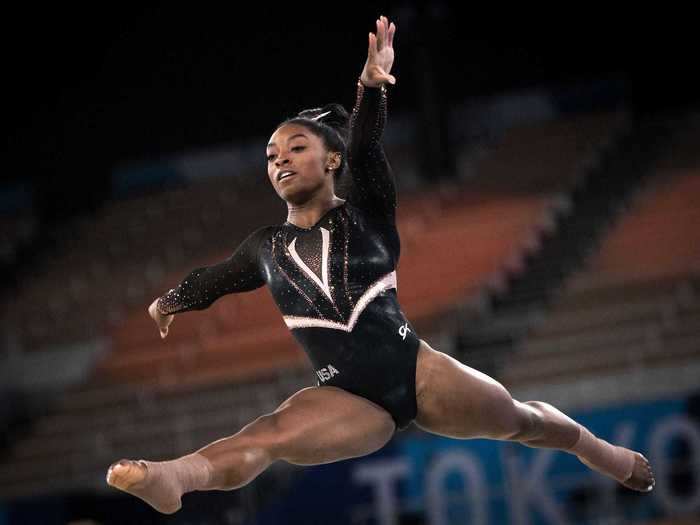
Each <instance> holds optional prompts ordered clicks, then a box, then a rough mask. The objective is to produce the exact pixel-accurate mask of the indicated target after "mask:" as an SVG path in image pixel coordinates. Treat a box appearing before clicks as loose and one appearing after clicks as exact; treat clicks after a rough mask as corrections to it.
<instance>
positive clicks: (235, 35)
mask: <svg viewBox="0 0 700 525" xmlns="http://www.w3.org/2000/svg"><path fill="white" fill-rule="evenodd" d="M378 5H381V6H382V7H377V6H378ZM308 6H309V4H308V3H307V2H299V1H291V2H288V3H285V4H283V5H281V6H276V5H274V4H272V3H265V2H256V5H255V6H252V7H251V6H248V7H247V8H246V9H245V11H243V10H236V8H235V7H233V5H232V4H231V6H229V7H227V8H225V9H224V8H214V7H211V6H210V7H202V6H199V5H194V3H193V5H192V6H189V7H187V6H175V7H174V6H172V5H161V6H154V7H142V6H141V7H139V6H132V7H128V6H127V5H126V4H124V3H119V4H115V5H114V6H111V7H109V6H104V5H100V6H99V7H95V6H93V7H84V6H81V7H72V6H64V5H62V6H60V7H59V6H49V7H46V6H39V4H36V5H34V6H28V7H13V8H9V10H8V11H6V12H5V13H4V15H3V18H4V22H5V23H4V25H5V26H6V27H5V31H4V32H3V34H2V49H3V55H4V59H3V70H4V75H3V76H4V79H5V80H4V85H5V86H4V87H5V95H4V96H5V103H6V106H7V108H6V111H5V115H6V118H5V121H6V123H7V124H9V126H8V128H9V133H8V134H7V143H6V145H7V150H6V161H7V163H6V169H5V170H3V177H4V178H5V179H10V180H15V181H31V182H32V183H33V184H34V185H35V187H37V188H39V191H38V195H39V196H40V200H41V199H43V200H44V201H46V200H47V199H48V200H51V201H53V202H57V203H59V204H58V205H55V206H53V210H52V212H51V214H52V215H54V214H58V215H60V214H61V212H65V213H71V212H75V211H79V210H82V209H86V208H89V207H91V206H93V205H96V204H95V203H99V202H100V201H101V200H102V199H103V198H105V197H106V196H107V195H108V187H109V176H110V171H111V169H112V167H113V166H114V165H115V164H117V163H119V162H123V161H128V160H134V159H149V158H154V157H157V156H158V155H167V154H171V153H177V152H181V151H187V150H191V149H195V148H198V147H203V146H211V145H217V144H225V143H230V142H231V141H233V140H236V139H246V138H251V137H259V136H266V135H267V134H269V133H270V132H271V131H272V129H273V126H274V125H275V124H277V123H278V122H279V121H280V120H281V119H282V118H284V117H287V116H290V115H292V114H293V113H296V112H297V111H299V110H300V109H302V108H305V107H313V106H318V105H321V104H323V103H326V102H329V101H338V102H341V103H344V104H345V105H346V107H348V106H350V105H351V103H352V99H353V93H354V87H355V81H356V79H357V77H358V75H359V73H360V71H361V68H362V65H363V64H364V60H365V57H366V46H367V33H368V32H369V31H373V30H374V25H373V24H374V20H375V18H376V17H377V16H378V15H379V14H385V15H388V16H391V17H392V18H393V19H394V20H396V22H397V25H398V33H397V37H396V41H395V48H396V51H397V57H396V62H395V68H394V71H393V72H394V73H395V75H396V76H397V78H398V84H397V87H396V88H395V89H394V92H393V94H392V102H391V103H392V110H394V111H400V110H411V109H412V108H415V106H416V99H417V93H416V88H415V86H416V82H415V80H416V79H418V78H420V75H424V74H435V75H436V79H437V82H438V83H439V85H440V92H441V93H442V96H444V97H445V100H448V101H457V100H464V99H466V98H468V97H471V96H478V95H486V94H492V93H498V92H501V91H505V90H509V89H513V88H519V87H533V86H539V85H545V86H546V85H553V84H557V83H567V82H571V81H575V80H579V79H582V80H584V79H592V78H596V77H600V76H604V75H608V74H621V75H623V76H624V77H625V78H626V79H627V80H628V86H629V89H630V97H631V99H632V100H633V102H635V103H636V104H638V105H639V107H645V108H647V107H655V106H659V105H660V106H664V105H674V104H675V105H685V104H687V103H690V102H693V101H694V103H695V104H697V90H696V89H695V88H696V84H695V83H693V82H691V79H692V78H693V73H694V71H693V70H694V68H695V67H697V58H696V57H695V56H693V55H694V48H697V47H698V46H697V44H696V43H695V42H694V33H695V31H696V30H695V29H694V28H691V29H685V28H683V26H684V25H685V24H683V20H684V15H683V13H678V14H677V15H676V14H670V15H668V16H652V17H646V19H644V20H640V19H639V13H624V14H622V15H620V14H616V15H615V16H611V14H610V13H608V12H594V9H593V8H591V7H588V6H583V5H582V6H577V7H574V6H567V7H566V11H564V10H563V9H562V10H561V12H559V11H557V10H550V11H547V12H545V11H543V12H542V13H539V14H538V13H529V14H528V16H520V15H519V14H518V13H514V14H513V15H512V16H511V20H508V19H504V17H505V16H506V7H505V4H504V5H503V6H502V8H501V7H499V6H497V9H496V12H495V13H492V14H490V15H486V14H483V13H477V11H476V10H475V9H473V8H472V7H466V8H465V7H459V8H458V7H454V6H453V5H452V4H449V3H439V2H437V3H436V2H432V3H430V6H431V7H429V8H428V7H422V3H410V2H384V3H382V4H375V5H374V6H366V5H364V4H361V3H354V4H352V3H339V4H337V5H334V7H332V8H331V7H329V8H328V9H327V10H324V9H322V8H320V7H318V6H317V7H316V8H313V9H312V8H310V7H308ZM577 8H578V9H579V10H578V11H577ZM584 8H585V9H586V12H583V11H584ZM238 9H240V8H238ZM687 16H689V15H687ZM690 19H691V21H692V17H690ZM514 21H515V22H517V24H516V23H514ZM421 49H423V50H426V51H425V52H426V53H428V55H427V56H429V57H431V58H430V64H432V67H433V73H427V72H426V71H425V70H424V67H423V66H418V64H420V63H421V62H420V60H418V59H417V57H418V56H419V52H420V50H421ZM423 56H426V55H423ZM262 155H263V153H262V152H261V157H262Z"/></svg>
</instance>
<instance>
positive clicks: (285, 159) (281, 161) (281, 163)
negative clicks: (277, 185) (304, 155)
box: [275, 155, 289, 168]
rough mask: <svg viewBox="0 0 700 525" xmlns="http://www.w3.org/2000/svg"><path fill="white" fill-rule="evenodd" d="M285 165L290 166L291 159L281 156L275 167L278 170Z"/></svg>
mask: <svg viewBox="0 0 700 525" xmlns="http://www.w3.org/2000/svg"><path fill="white" fill-rule="evenodd" d="M284 164H289V159H288V158H287V157H285V156H282V155H279V156H278V157H277V159H276V160H275V166H277V167H278V168H279V167H280V166H282V165H284Z"/></svg>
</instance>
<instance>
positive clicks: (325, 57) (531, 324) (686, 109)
mask: <svg viewBox="0 0 700 525" xmlns="http://www.w3.org/2000/svg"><path fill="white" fill-rule="evenodd" d="M338 7H342V9H338ZM585 7H586V9H585V11H586V13H582V12H581V11H584V6H583V5H579V6H567V9H568V10H569V11H568V12H564V11H563V10H562V12H561V13H557V12H555V11H550V10H546V11H544V12H543V13H542V14H540V13H535V12H534V11H533V12H528V13H527V16H523V17H522V18H520V17H517V16H514V17H513V18H514V19H516V18H517V21H518V23H517V24H514V23H513V22H512V21H509V20H506V19H505V16H506V15H505V13H503V12H496V13H492V14H477V13H476V12H474V10H472V9H471V8H467V7H465V6H458V5H456V4H455V5H453V4H450V3H446V2H432V3H430V4H422V3H410V2H389V3H386V2H385V3H382V4H381V5H379V4H377V5H365V4H342V6H336V7H334V8H333V9H332V10H331V8H330V6H326V9H324V8H322V7H317V8H314V9H311V8H309V7H308V6H307V5H306V4H297V5H293V4H289V5H284V6H274V5H272V4H266V5H260V6H249V7H247V8H246V9H245V11H244V10H243V8H242V7H240V6H238V7H235V6H229V7H228V8H227V9H226V10H217V9H214V8H211V9H210V8H206V7H203V6H188V7H184V6H173V5H161V6H155V7H148V8H147V7H143V6H136V5H135V6H131V7H127V6H126V5H122V4H119V6H116V5H115V6H112V7H108V6H99V7H98V6H95V7H92V8H85V7H75V6H73V7H68V6H52V7H43V8H41V7H39V6H38V5H37V6H25V7H18V6H15V7H13V8H11V9H10V11H9V12H8V13H7V14H6V16H5V25H6V26H7V27H6V31H5V32H4V34H3V36H2V38H3V55H5V59H4V60H3V63H4V70H5V88H6V89H8V90H9V91H6V94H5V101H6V104H7V107H6V111H5V118H4V120H5V122H6V124H7V125H8V127H9V132H8V140H7V141H6V148H7V150H6V156H5V159H6V168H5V170H3V180H2V184H1V185H0V232H1V233H0V265H1V266H2V270H3V271H2V272H0V273H1V275H2V282H1V284H0V294H1V301H0V323H1V324H0V326H1V327H2V330H1V333H2V343H1V344H2V351H1V353H0V378H1V379H0V381H1V383H0V395H1V396H2V397H1V398H0V400H1V401H2V403H1V404H0V407H1V408H0V428H1V429H2V434H1V438H2V439H1V440H0V524H3V525H4V524H13V525H14V524H47V525H53V524H74V525H75V524H78V523H81V524H93V525H94V524H101V525H111V524H132V523H133V524H151V523H152V524H157V523H173V524H182V525H184V524H192V525H199V524H201V525H205V524H206V525H210V524H211V525H218V524H222V525H267V524H282V523H284V524H299V525H301V524H311V523H313V524H340V525H342V524H347V525H370V524H371V525H374V524H376V525H408V524H431V525H433V524H440V525H442V524H517V525H530V524H532V525H538V524H557V525H560V524H601V525H602V524H606V525H612V524H626V523H639V524H641V523H645V524H655V525H662V524H663V525H681V524H683V525H686V524H691V523H700V100H699V98H698V96H697V93H698V91H697V82H694V81H693V72H694V69H696V68H697V56H695V55H696V52H697V41H696V40H695V34H696V32H697V27H694V28H693V27H692V26H691V27H688V28H686V24H685V23H684V18H685V16H684V14H683V13H676V14H674V15H673V16H670V15H669V16H668V20H666V19H665V18H666V17H665V16H664V15H663V13H662V14H659V13H656V12H655V13H654V14H653V16H651V15H650V16H648V17H642V13H640V12H635V13H631V12H628V13H625V14H624V15H620V16H613V15H612V14H611V13H608V12H599V13H592V12H590V11H591V8H590V7H589V6H585ZM236 10H238V11H236ZM380 14H384V15H388V16H390V18H391V19H392V20H394V21H395V22H396V24H397V26H398V32H397V37H396V43H395V47H396V52H397V57H396V63H395V69H394V71H393V73H394V74H395V75H396V77H397V78H398V83H397V86H396V87H395V88H392V89H391V93H390V102H389V103H390V117H389V125H388V129H387V131H386V134H385V148H386V150H387V153H388V156H389V158H390V160H391V162H392V165H393V167H394V171H395V175H396V178H397V184H398V187H399V219H398V221H399V230H400V233H401V235H402V257H401V261H400V265H399V268H398V275H399V288H398V293H399V299H400V301H401V303H402V305H403V307H404V310H405V312H406V314H407V316H408V318H409V319H410V320H411V322H412V323H413V324H414V325H415V327H416V328H417V330H418V331H419V335H420V336H421V337H422V338H424V339H426V340H427V341H428V342H429V343H430V344H431V345H432V346H434V347H435V348H437V349H439V350H442V351H444V352H447V353H449V354H451V355H453V356H455V357H457V358H458V359H460V360H462V361H463V362H465V363H467V364H469V365H470V366H473V367H476V368H478V369H480V370H482V371H484V372H486V373H488V374H490V375H492V376H494V377H496V378H497V379H498V380H499V381H501V382H503V383H504V384H505V385H506V386H507V387H508V388H509V389H511V391H512V392H513V394H514V396H515V397H516V398H519V399H541V400H545V401H549V402H551V403H553V404H555V405H556V406H558V407H561V408H562V409H563V410H565V411H566V412H567V413H569V414H571V415H572V416H573V417H574V418H576V419H578V420H580V421H581V422H582V423H585V424H586V425H587V426H589V427H590V428H591V429H592V430H593V431H595V432H596V433H597V434H599V435H601V436H602V437H605V438H607V439H610V440H612V441H614V442H616V443H620V444H626V445H628V446H631V447H633V448H636V449H638V450H641V451H642V452H644V453H645V454H646V455H647V456H648V457H649V458H650V460H651V462H652V464H653V466H654V467H655V470H656V479H657V486H656V489H655V490H654V492H652V493H651V494H650V495H640V494H636V493H632V492H630V491H627V490H625V489H622V488H620V487H618V486H617V485H616V484H614V483H610V482H608V481H607V480H606V479H604V478H603V477H602V476H599V475H597V474H594V473H592V472H590V471H588V470H586V469H585V468H584V467H583V466H582V465H581V464H579V463H578V462H577V461H576V459H575V458H573V457H572V456H568V455H566V454H563V453H553V452H549V451H541V450H532V449H527V448H525V447H521V446H517V445H510V444H499V443H496V442H486V441H481V440H475V441H466V442H460V441H452V440H447V439H441V438H438V437H435V436H430V435H427V434H424V433H421V432H419V431H418V430H416V429H414V428H411V429H409V430H408V431H406V432H403V433H401V434H398V435H397V436H396V437H395V438H394V439H393V440H392V442H391V443H390V444H389V445H388V446H387V447H385V448H384V449H383V450H381V451H379V452H377V453H375V454H373V455H371V456H368V457H365V458H361V459H358V460H354V461H346V462H342V463H337V464H331V465H326V466H322V467H314V468H298V467H292V466H289V465H285V464H277V465H274V466H273V468H271V469H270V470H269V471H268V472H266V473H265V474H263V475H262V476H261V477H259V478H258V479H257V480H256V481H255V482H253V483H252V484H251V485H249V486H247V487H245V488H244V489H242V490H240V491H236V492H211V493H194V494H188V495H186V496H185V497H184V507H183V510H182V511H180V512H179V513H177V514H175V515H173V516H162V515H159V514H157V513H156V512H155V511H152V510H151V509H150V507H148V506H147V505H145V504H144V503H142V502H141V501H140V500H137V499H136V498H132V497H129V496H126V495H123V494H121V493H118V492H117V491H115V490H113V489H110V488H109V487H108V486H107V485H106V484H105V482H104V476H105V473H106V469H107V467H108V465H109V464H110V463H111V462H113V461H115V460H117V459H119V458H122V457H127V458H141V457H143V458H148V459H166V458H171V457H173V456H178V455H182V454H184V453H188V452H190V451H192V450H193V449H195V448H199V447H200V446H202V445H204V444H206V443H207V442H210V441H212V440H214V439H217V438H219V437H222V436H225V435H229V434H232V433H234V432H235V431H237V430H238V429H239V428H240V427H241V426H243V425H244V424H245V423H247V422H249V421H250V420H251V419H253V418H254V417H256V416H257V415H260V414H262V413H264V412H267V411H270V410H272V409H273V408H274V407H276V406H277V405H278V404H279V403H280V402H281V401H282V400H283V399H285V398H287V397H288V396H289V395H290V394H291V393H293V392H294V391H295V390H297V389H298V388H300V387H303V386H307V385H310V384H313V383H314V377H313V371H312V369H311V368H310V366H308V364H307V361H306V358H305V356H304V355H303V354H302V352H301V351H300V349H299V348H298V347H297V346H296V343H295V342H294V341H293V339H292V337H291V336H290V334H289V332H288V330H287V329H286V327H285V326H284V324H283V322H282V319H281V317H280V315H279V313H278V311H277V309H276V307H275V306H274V304H273V302H272V300H271V297H270V295H269V293H268V292H267V290H266V289H264V288H263V289H260V290H257V291H255V292H251V293H246V294H240V295H231V296H227V297H225V298H222V299H221V300H219V301H218V302H216V303H215V304H214V305H213V306H212V307H211V308H210V309H208V310H206V311H203V312H191V313H186V314H183V315H181V316H178V317H177V319H176V322H175V323H174V324H173V326H172V328H171V330H170V335H169V337H168V339H166V340H165V341H162V340H161V339H160V337H159V336H158V332H157V330H156V328H155V326H154V324H153V323H152V321H151V320H150V318H149V317H148V316H147V313H146V307H147V306H148V304H150V302H151V301H152V300H153V299H154V298H155V297H157V296H159V295H161V294H162V293H163V292H165V291H167V290H168V289H169V288H171V287H173V286H174V285H175V284H177V283H178V282H179V280H180V279H181V278H182V277H184V275H185V274H186V273H187V272H188V271H189V270H190V269H192V268H194V267H196V266H201V265H205V264H210V263H213V262H216V261H219V260H221V259H223V258H225V257H227V256H228V255H229V254H230V253H231V252H232V250H233V249H234V248H235V247H236V246H237V245H238V243H239V242H240V241H241V240H242V239H243V238H244V237H245V236H246V235H247V234H248V233H249V232H250V231H252V230H253V229H254V228H256V227H257V226H260V225H263V224H276V223H279V222H283V221H284V220H285V219H286V207H285V205H284V203H283V202H282V201H280V200H279V198H278V197H277V196H276V194H275V193H274V190H272V188H271V187H270V186H269V181H268V180H267V176H266V172H265V161H264V144H265V142H266V140H267V138H268V137H269V134H270V133H271V131H272V130H273V129H274V126H275V125H276V124H277V123H278V122H279V121H281V120H283V119H284V118H285V117H288V116H290V115H292V114H295V113H296V112H297V111H299V110H300V109H303V108H307V107H315V106H319V105H322V104H324V103H327V102H331V101H338V102H341V103H343V104H344V105H345V106H346V107H348V108H349V107H351V104H352V102H353V95H354V89H355V83H356V80H357V77H358V76H359V73H360V71H361V68H362V65H363V64H364V60H365V57H366V39H367V33H368V32H369V31H372V30H373V25H372V24H373V20H374V19H375V18H376V17H377V16H378V15H380ZM514 15H515V14H514ZM690 21H691V22H692V20H690ZM340 196H343V195H342V192H340Z"/></svg>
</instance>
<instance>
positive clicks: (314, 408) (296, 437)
mask: <svg viewBox="0 0 700 525" xmlns="http://www.w3.org/2000/svg"><path fill="white" fill-rule="evenodd" d="M261 422H262V424H263V426H264V427H265V428H266V429H267V430H268V431H269V432H272V433H273V435H274V437H273V438H272V439H273V443H274V449H275V450H274V454H273V455H274V457H276V458H277V459H283V460H286V461H288V462H290V463H294V464H297V465H317V464H321V463H330V462H333V461H339V460H342V459H348V458H353V457H359V456H364V455H366V454H370V453H371V452H374V451H375V450H378V449H380V448H381V447H383V446H384V445H385V444H386V443H387V442H388V441H389V440H390V439H391V437H392V436H393V434H394V430H395V425H394V420H393V419H392V418H391V416H390V415H389V413H388V412H387V411H386V410H384V409H383V408H381V407H379V406H378V405H376V404H374V403H372V402H371V401H369V400H367V399H365V398H363V397H360V396H356V395H354V394H351V393H349V392H347V391H345V390H342V389H340V388H336V387H327V386H322V387H309V388H305V389H303V390H301V391H299V392H297V393H296V394H294V395H293V396H292V397H290V398H289V399H287V400H286V401H285V402H284V403H282V404H281V405H280V407H279V408H278V409H277V410H275V412H273V413H272V414H269V415H267V416H263V418H261ZM253 424H255V423H253Z"/></svg>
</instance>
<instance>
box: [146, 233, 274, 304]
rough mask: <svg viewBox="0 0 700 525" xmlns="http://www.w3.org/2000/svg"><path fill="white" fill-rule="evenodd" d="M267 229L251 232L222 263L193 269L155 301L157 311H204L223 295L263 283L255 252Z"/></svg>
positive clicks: (245, 290)
mask: <svg viewBox="0 0 700 525" xmlns="http://www.w3.org/2000/svg"><path fill="white" fill-rule="evenodd" d="M267 229H268V227H263V228H259V229H257V230H255V231H254V232H253V233H251V234H250V235H249V236H248V237H247V238H246V239H245V240H244V241H243V242H242V243H241V244H240V245H239V246H238V248H236V250H235V251H234V252H233V254H232V255H231V256H230V257H228V258H227V259H226V260H225V261H222V262H220V263H218V264H215V265H213V266H207V267H204V268H196V269H194V270H192V271H191V272H190V273H189V274H188V275H187V277H185V279H184V280H183V281H182V282H181V283H180V284H179V285H177V286H176V287H175V288H172V289H171V290H170V291H168V292H167V293H166V294H165V295H163V296H162V297H160V298H159V299H158V303H157V304H156V307H157V308H158V311H159V312H160V313H161V314H163V315H170V314H176V313H180V312H186V311H188V310H204V309H205V308H208V307H209V306H210V305H211V304H212V303H213V302H214V301H216V300H217V299H218V298H220V297H222V296H224V295H226V294H230V293H237V292H248V291H250V290H254V289H256V288H259V287H261V286H262V285H263V284H265V280H264V279H263V277H262V274H261V271H260V265H259V264H258V252H259V249H260V245H261V243H262V241H263V240H264V239H265V237H266V236H265V233H266V232H267Z"/></svg>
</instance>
